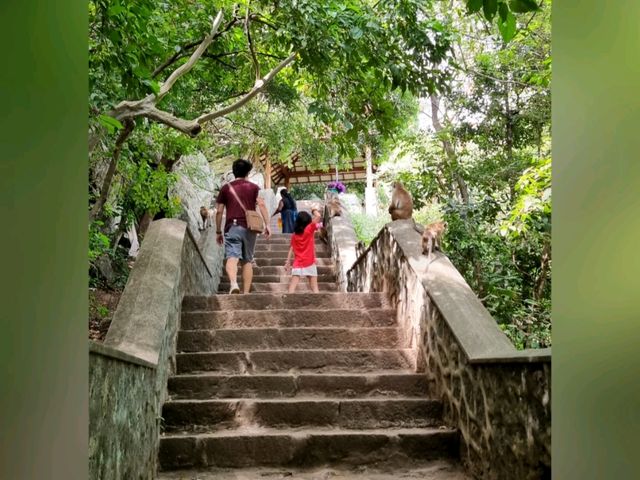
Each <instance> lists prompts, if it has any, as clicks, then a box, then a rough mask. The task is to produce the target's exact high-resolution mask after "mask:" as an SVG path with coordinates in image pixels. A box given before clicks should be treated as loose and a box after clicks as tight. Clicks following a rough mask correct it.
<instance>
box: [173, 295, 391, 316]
mask: <svg viewBox="0 0 640 480" xmlns="http://www.w3.org/2000/svg"><path fill="white" fill-rule="evenodd" d="M309 307H316V308H326V309H330V308H341V309H346V310H352V309H353V310H361V309H369V308H392V305H391V303H390V301H389V300H388V299H387V297H386V296H385V295H384V294H383V293H355V292H349V293H346V292H320V293H316V294H313V295H309V294H308V293H285V292H272V293H246V294H242V295H212V296H185V297H184V299H183V302H182V311H183V312H198V311H219V310H230V309H233V310H257V309H262V310H281V309H305V308H309Z"/></svg>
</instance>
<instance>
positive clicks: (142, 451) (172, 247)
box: [89, 219, 223, 480]
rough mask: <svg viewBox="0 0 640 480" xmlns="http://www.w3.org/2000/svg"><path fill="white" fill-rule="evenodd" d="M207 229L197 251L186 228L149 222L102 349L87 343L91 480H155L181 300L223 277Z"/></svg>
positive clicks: (168, 222) (219, 253)
mask: <svg viewBox="0 0 640 480" xmlns="http://www.w3.org/2000/svg"><path fill="white" fill-rule="evenodd" d="M213 230H214V229H209V231H206V232H205V233H204V234H203V235H201V238H200V246H199V245H198V244H197V242H196V241H195V239H194V238H193V236H192V235H191V233H190V232H189V230H188V229H187V224H186V223H185V222H183V221H181V220H176V219H162V220H158V221H156V222H153V223H152V224H151V226H150V227H149V230H148V231H147V234H146V236H145V238H144V241H143V242H142V245H141V246H140V252H139V254H138V258H137V260H136V263H135V265H134V267H133V269H132V271H131V274H130V276H129V280H128V282H127V285H126V287H125V289H124V292H123V294H122V297H121V298H120V303H119V304H118V308H117V310H116V312H115V315H114V317H113V321H112V322H111V326H110V328H109V331H108V333H107V337H106V339H105V341H104V344H96V343H94V342H90V344H89V474H90V475H89V478H90V479H96V480H97V479H100V480H120V479H123V478H137V479H153V478H155V473H156V462H157V457H158V443H159V434H160V428H161V425H160V419H161V409H162V404H163V403H164V401H165V399H166V386H167V379H168V377H169V375H171V373H172V372H174V371H175V343H176V335H177V331H178V328H179V325H180V311H181V304H182V298H183V297H184V295H210V294H212V293H213V292H215V290H216V289H217V287H218V282H219V279H220V273H221V271H222V254H223V249H222V247H219V246H217V245H216V243H215V234H214V233H211V232H213ZM203 250H204V254H203Z"/></svg>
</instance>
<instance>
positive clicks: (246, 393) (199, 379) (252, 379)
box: [168, 369, 432, 400]
mask: <svg viewBox="0 0 640 480" xmlns="http://www.w3.org/2000/svg"><path fill="white" fill-rule="evenodd" d="M168 389H169V397H170V398H171V399H173V400H177V399H184V400H186V399H214V398H301V397H315V398H386V397H397V396H400V395H404V396H406V397H409V398H412V397H416V398H428V397H427V395H428V393H429V392H430V391H431V389H432V382H431V381H430V380H428V379H427V378H426V376H425V375H423V374H419V373H413V372H412V371H410V370H408V369H407V370H394V371H388V372H384V371H383V372H375V373H370V372H365V373H361V374H354V373H342V372H340V373H310V374H308V373H266V374H262V373H258V374H250V375H247V374H235V375H234V374H220V373H214V372H203V373H195V374H182V375H173V376H171V377H170V378H169V383H168Z"/></svg>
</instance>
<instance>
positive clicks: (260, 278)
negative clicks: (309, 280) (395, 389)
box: [222, 267, 336, 286]
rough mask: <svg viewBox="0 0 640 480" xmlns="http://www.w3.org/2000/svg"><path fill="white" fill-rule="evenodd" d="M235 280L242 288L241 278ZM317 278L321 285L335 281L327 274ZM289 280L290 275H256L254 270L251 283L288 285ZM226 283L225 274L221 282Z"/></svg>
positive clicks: (333, 277) (334, 277) (333, 276)
mask: <svg viewBox="0 0 640 480" xmlns="http://www.w3.org/2000/svg"><path fill="white" fill-rule="evenodd" d="M263 268H267V267H263ZM236 278H237V279H238V283H240V286H242V276H241V275H238V276H237V277H236ZM317 278H318V282H321V283H322V282H325V283H331V282H334V283H335V281H336V276H335V275H334V274H333V273H329V274H326V273H325V274H320V273H318V277H317ZM289 280H291V275H290V274H286V273H283V274H281V275H257V274H256V273H255V270H254V275H253V280H252V282H251V283H289ZM228 281H229V277H228V276H227V274H226V273H225V274H224V275H223V276H222V282H223V283H227V282H228Z"/></svg>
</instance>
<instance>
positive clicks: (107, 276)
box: [95, 255, 116, 285]
mask: <svg viewBox="0 0 640 480" xmlns="http://www.w3.org/2000/svg"><path fill="white" fill-rule="evenodd" d="M95 266H96V268H97V269H98V271H99V272H100V275H101V276H102V278H104V280H105V281H106V283H107V285H111V284H112V283H113V281H114V280H115V278H116V274H115V272H114V271H113V267H112V266H111V260H109V256H108V255H101V256H100V257H98V258H97V259H96V261H95Z"/></svg>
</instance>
